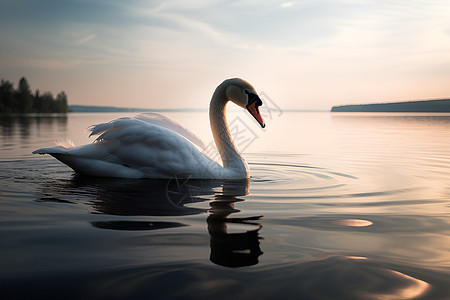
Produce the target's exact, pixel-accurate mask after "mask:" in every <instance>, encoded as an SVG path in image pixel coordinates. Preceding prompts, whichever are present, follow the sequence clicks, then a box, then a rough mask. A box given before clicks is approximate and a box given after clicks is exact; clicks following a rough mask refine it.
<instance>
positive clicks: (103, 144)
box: [33, 78, 264, 179]
mask: <svg viewBox="0 0 450 300" xmlns="http://www.w3.org/2000/svg"><path fill="white" fill-rule="evenodd" d="M230 100H231V101H232V102H234V103H236V104H237V105H239V106H242V107H247V109H248V110H249V112H250V113H251V114H252V115H253V116H254V117H255V118H256V119H257V120H258V122H259V123H260V124H261V126H263V127H264V123H263V121H262V118H261V115H260V114H259V110H258V106H259V105H261V104H262V102H261V100H260V99H259V97H258V96H256V92H255V90H254V88H253V87H252V86H251V85H250V84H249V83H247V82H246V81H244V80H242V79H237V78H235V79H228V80H225V81H224V82H223V83H222V84H220V85H219V86H218V87H217V89H216V90H215V92H214V94H213V97H212V99H211V103H210V108H209V117H210V123H211V130H212V132H213V136H214V141H215V143H216V146H217V149H218V151H219V154H220V156H221V158H222V162H223V166H221V165H220V164H218V163H217V162H215V161H213V160H212V159H210V158H209V157H208V156H207V155H205V153H204V152H203V151H202V150H200V149H199V148H198V147H202V143H201V141H200V140H199V139H198V138H196V137H195V136H194V135H193V134H192V133H190V132H189V131H188V130H186V129H184V128H183V127H181V126H180V125H178V124H177V123H175V122H173V121H171V120H169V119H168V118H165V117H163V116H161V115H158V114H142V115H139V116H137V117H135V118H120V119H116V120H114V121H111V122H109V123H102V124H98V125H94V126H92V127H91V128H90V130H91V131H92V133H91V135H97V134H100V136H99V137H98V138H97V139H96V140H95V141H94V143H92V144H88V145H84V146H80V147H75V148H70V149H67V148H63V147H52V148H42V149H39V150H36V151H34V152H33V153H39V154H50V155H52V156H53V157H55V158H56V159H58V160H60V161H61V162H63V163H65V164H67V165H68V166H69V167H71V168H72V169H74V170H75V171H76V172H78V173H81V174H85V175H90V176H99V177H123V178H172V177H175V176H176V177H177V178H198V179H243V178H248V177H249V169H248V166H247V164H246V162H245V160H244V158H243V157H242V156H241V155H240V154H239V152H238V151H237V149H236V146H235V145H234V143H233V141H232V140H231V134H230V132H229V130H228V125H227V122H226V116H225V108H226V105H227V103H228V101H230Z"/></svg>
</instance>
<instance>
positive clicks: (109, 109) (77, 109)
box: [69, 105, 207, 113]
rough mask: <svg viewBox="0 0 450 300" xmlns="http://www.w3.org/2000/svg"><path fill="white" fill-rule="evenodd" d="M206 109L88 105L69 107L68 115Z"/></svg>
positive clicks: (196, 110) (198, 110)
mask: <svg viewBox="0 0 450 300" xmlns="http://www.w3.org/2000/svg"><path fill="white" fill-rule="evenodd" d="M206 110H207V109H195V108H194V109H186V108H181V109H177V108H174V109H170V108H163V109H152V108H129V107H115V106H90V105H69V112H70V113H114V112H200V111H206Z"/></svg>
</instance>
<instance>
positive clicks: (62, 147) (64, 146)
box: [32, 139, 75, 154]
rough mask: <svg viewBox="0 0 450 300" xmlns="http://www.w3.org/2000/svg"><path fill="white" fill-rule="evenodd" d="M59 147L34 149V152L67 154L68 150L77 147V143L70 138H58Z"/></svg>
mask: <svg viewBox="0 0 450 300" xmlns="http://www.w3.org/2000/svg"><path fill="white" fill-rule="evenodd" d="M55 144H56V146H57V147H51V148H41V149H38V150H35V151H33V152H32V153H33V154H67V150H70V149H72V148H75V144H74V143H73V142H72V141H71V140H69V139H63V140H56V141H55Z"/></svg>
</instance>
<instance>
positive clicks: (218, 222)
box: [0, 111, 450, 299]
mask: <svg viewBox="0 0 450 300" xmlns="http://www.w3.org/2000/svg"><path fill="white" fill-rule="evenodd" d="M124 115H127V114H69V115H68V116H67V117H55V116H54V117H20V118H18V117H17V118H2V119H1V121H0V170H1V173H0V179H1V180H0V223H1V226H0V244H1V247H0V286H1V295H2V296H3V297H5V296H6V298H4V299H8V298H11V297H13V298H29V297H32V298H59V299H62V298H66V299H67V298H87V297H88V298H103V299H115V298H125V297H128V298H132V297H134V298H147V299H167V298H184V299H209V298H211V297H214V298H215V299H244V298H245V299H258V298H259V299H274V298H282V297H285V298H288V299H292V298H298V299H449V298H450V115H448V114H447V115H446V114H434V115H433V114H431V115H430V114H426V115H425V114H330V113H293V112H291V113H289V112H285V113H283V114H266V116H265V117H266V121H267V122H266V123H267V127H266V129H261V128H258V126H257V125H256V124H255V123H254V121H253V120H252V119H251V118H249V117H248V116H246V114H245V113H244V112H242V111H238V112H230V116H229V117H228V120H229V121H230V124H232V125H231V126H230V127H231V128H232V132H233V134H234V136H235V139H236V143H237V145H238V147H239V148H241V149H244V151H243V152H244V156H245V158H246V159H247V161H248V163H249V165H250V168H251V178H250V180H249V182H247V181H244V182H242V181H238V182H223V181H196V180H184V179H179V178H173V179H171V180H122V179H105V178H103V179H99V178H86V177H80V176H77V175H76V174H75V173H74V172H73V171H72V170H71V169H70V168H68V167H67V166H65V165H63V164H62V163H60V162H58V161H57V160H55V159H53V158H52V157H50V156H36V155H32V154H31V152H32V151H33V150H35V149H37V148H41V147H47V146H51V145H54V142H55V140H59V141H64V140H65V139H67V138H70V139H71V140H72V141H74V142H75V144H77V145H80V144H85V143H88V142H90V141H91V140H89V139H88V137H87V135H88V134H87V133H86V131H85V128H86V127H88V126H89V125H91V124H95V123H99V122H104V121H109V120H111V119H114V118H116V117H119V116H124ZM128 115H129V116H131V115H134V114H128ZM167 115H168V116H169V117H171V118H174V119H176V120H178V121H179V122H180V123H182V124H183V125H185V126H186V127H188V128H190V129H191V130H193V131H194V132H196V133H197V134H198V135H199V136H200V137H201V138H202V139H203V141H204V142H205V144H207V145H209V146H211V145H210V144H209V142H210V141H211V140H212V138H211V135H210V133H209V122H208V119H207V113H206V112H205V113H201V112H199V113H170V114H167ZM3 297H2V298H3Z"/></svg>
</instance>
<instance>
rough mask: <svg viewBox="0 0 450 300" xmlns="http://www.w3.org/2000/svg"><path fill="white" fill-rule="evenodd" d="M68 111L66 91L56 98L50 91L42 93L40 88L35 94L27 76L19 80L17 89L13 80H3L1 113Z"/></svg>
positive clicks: (0, 98)
mask: <svg viewBox="0 0 450 300" xmlns="http://www.w3.org/2000/svg"><path fill="white" fill-rule="evenodd" d="M67 112H68V106H67V95H66V93H65V92H64V91H62V92H60V93H59V94H58V95H57V96H56V98H54V97H53V95H52V93H50V92H45V93H43V94H40V92H39V90H36V91H35V92H34V94H33V93H32V91H31V89H30V85H29V84H28V81H27V80H26V79H25V77H22V78H21V79H20V80H19V85H18V87H17V90H16V89H14V85H13V84H12V83H11V82H9V81H7V80H3V79H2V80H1V83H0V114H3V115H5V114H26V113H67Z"/></svg>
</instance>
